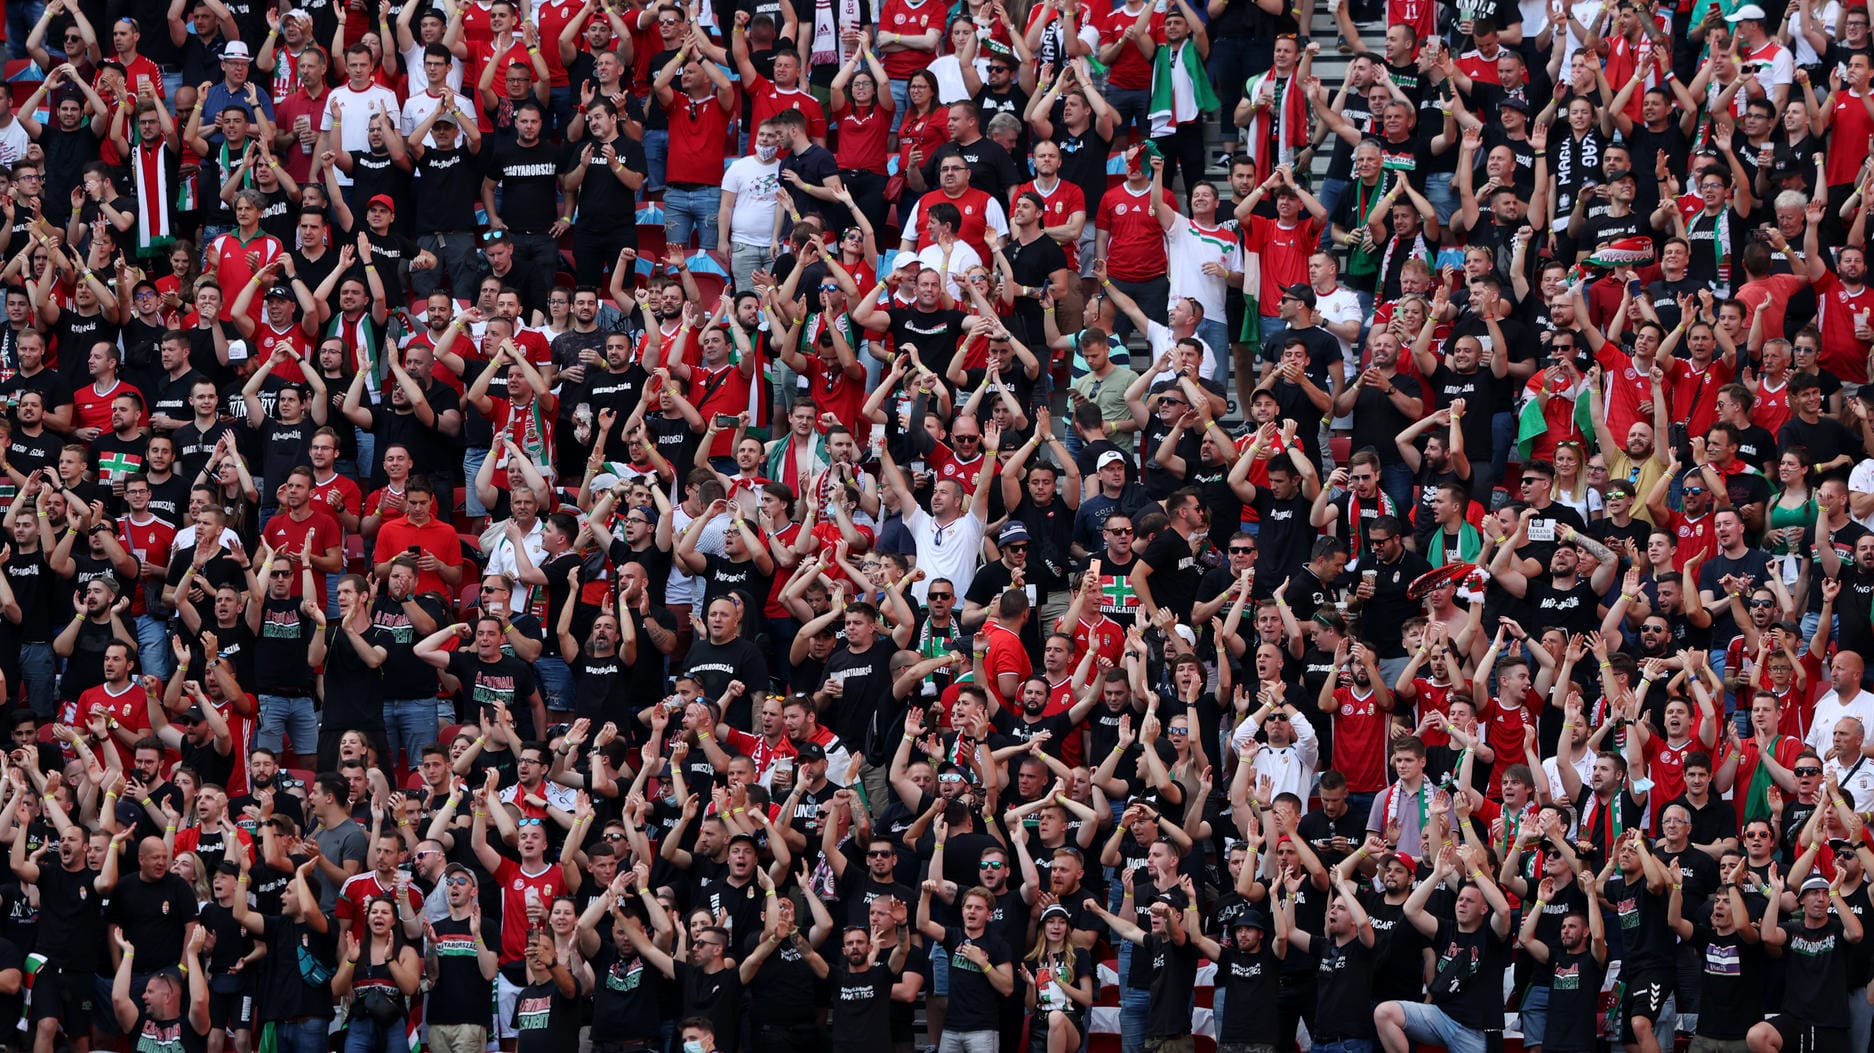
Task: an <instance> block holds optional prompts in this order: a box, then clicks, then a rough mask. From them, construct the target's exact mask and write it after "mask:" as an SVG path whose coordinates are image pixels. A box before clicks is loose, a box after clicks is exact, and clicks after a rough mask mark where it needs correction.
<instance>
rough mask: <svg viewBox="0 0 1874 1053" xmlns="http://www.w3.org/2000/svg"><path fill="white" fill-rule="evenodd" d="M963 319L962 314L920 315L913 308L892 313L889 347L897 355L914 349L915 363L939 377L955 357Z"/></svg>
mask: <svg viewBox="0 0 1874 1053" xmlns="http://www.w3.org/2000/svg"><path fill="white" fill-rule="evenodd" d="M964 318H965V315H964V314H963V312H962V311H946V310H942V309H939V310H935V311H921V310H919V309H917V308H916V307H915V306H913V307H893V308H892V309H891V338H892V343H893V345H894V346H896V347H897V348H898V349H899V350H900V351H902V350H904V346H905V345H906V344H910V345H912V346H913V347H916V348H917V357H918V361H920V362H922V363H924V368H926V369H929V370H932V371H934V372H936V373H937V374H938V375H939V376H942V375H943V374H944V372H945V371H946V370H948V369H949V368H950V359H951V358H952V357H954V356H955V355H956V350H957V343H958V342H959V341H960V340H961V339H962V336H963V322H964Z"/></svg>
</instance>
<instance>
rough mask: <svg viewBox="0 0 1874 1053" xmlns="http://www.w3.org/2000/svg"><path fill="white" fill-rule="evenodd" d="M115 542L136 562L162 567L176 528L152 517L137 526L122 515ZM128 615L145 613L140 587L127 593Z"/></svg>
mask: <svg viewBox="0 0 1874 1053" xmlns="http://www.w3.org/2000/svg"><path fill="white" fill-rule="evenodd" d="M117 540H118V542H119V543H120V544H122V545H123V546H124V551H125V552H128V553H130V554H131V555H133V556H135V557H137V559H139V560H147V561H149V562H151V563H154V564H156V565H157V566H159V567H166V566H168V565H169V547H170V546H171V545H173V544H175V541H176V528H175V527H173V526H170V525H169V524H168V523H166V522H164V521H163V520H161V519H159V518H157V517H156V516H151V517H150V519H149V522H147V523H138V522H136V521H134V520H132V519H131V518H130V517H129V516H125V517H123V518H122V519H119V520H118V521H117ZM159 577H160V575H159ZM130 613H131V614H148V613H149V606H148V605H147V604H145V603H144V602H143V590H142V589H141V588H133V589H131V590H130Z"/></svg>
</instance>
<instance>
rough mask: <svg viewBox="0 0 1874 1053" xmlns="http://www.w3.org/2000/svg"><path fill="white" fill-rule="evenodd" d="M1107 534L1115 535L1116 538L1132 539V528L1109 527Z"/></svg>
mask: <svg viewBox="0 0 1874 1053" xmlns="http://www.w3.org/2000/svg"><path fill="white" fill-rule="evenodd" d="M1106 532H1107V533H1108V534H1111V535H1113V536H1114V537H1131V536H1132V528H1131V527H1107V528H1106Z"/></svg>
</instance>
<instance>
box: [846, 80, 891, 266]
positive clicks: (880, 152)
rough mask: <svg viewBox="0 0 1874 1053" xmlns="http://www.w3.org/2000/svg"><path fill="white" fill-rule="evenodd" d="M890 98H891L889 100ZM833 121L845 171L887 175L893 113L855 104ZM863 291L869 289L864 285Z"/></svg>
mask: <svg viewBox="0 0 1874 1053" xmlns="http://www.w3.org/2000/svg"><path fill="white" fill-rule="evenodd" d="M885 97H886V98H889V96H885ZM833 121H834V123H835V124H836V125H837V126H838V127H839V149H838V150H836V151H834V153H833V157H834V159H835V160H836V161H838V162H839V167H840V170H841V171H847V170H850V169H858V170H860V171H864V172H872V173H874V174H876V175H884V174H885V158H886V156H887V155H888V154H889V151H888V150H886V148H885V147H886V143H887V141H888V140H889V139H890V138H891V111H890V110H888V109H886V108H885V107H884V106H871V107H868V108H867V109H866V111H865V112H864V113H861V112H859V110H858V109H856V108H854V106H853V105H852V103H851V102H847V103H846V104H845V105H843V106H835V107H834V108H833ZM859 287H860V288H861V289H864V288H867V286H865V285H864V284H861V285H860V286H859Z"/></svg>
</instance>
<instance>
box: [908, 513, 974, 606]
mask: <svg viewBox="0 0 1874 1053" xmlns="http://www.w3.org/2000/svg"><path fill="white" fill-rule="evenodd" d="M904 525H905V529H906V530H909V531H910V532H911V539H912V540H913V541H915V542H917V566H918V569H919V570H921V571H923V572H924V577H923V579H922V580H920V581H918V582H916V583H915V584H913V585H912V586H911V591H912V593H914V594H915V595H916V596H917V601H918V602H919V603H923V602H924V594H925V593H927V592H929V591H930V583H931V582H933V581H935V580H937V579H938V578H943V579H945V580H947V581H949V582H950V583H951V584H952V585H955V586H956V592H957V595H959V596H961V595H962V594H963V593H966V592H968V591H969V590H970V584H971V583H972V582H974V581H975V580H976V564H977V563H978V562H979V560H980V557H981V556H982V548H983V533H984V531H986V530H987V529H988V524H986V523H984V522H983V521H982V520H981V519H978V518H976V516H975V515H974V514H972V513H970V512H964V513H963V514H962V515H960V516H958V517H957V518H955V519H952V520H951V521H950V522H949V523H948V524H946V525H944V526H938V525H937V521H936V520H935V519H932V518H931V515H930V513H929V512H926V511H924V509H922V508H919V507H918V506H916V505H913V506H911V511H910V512H909V513H908V514H907V515H906V516H905V517H904Z"/></svg>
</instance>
